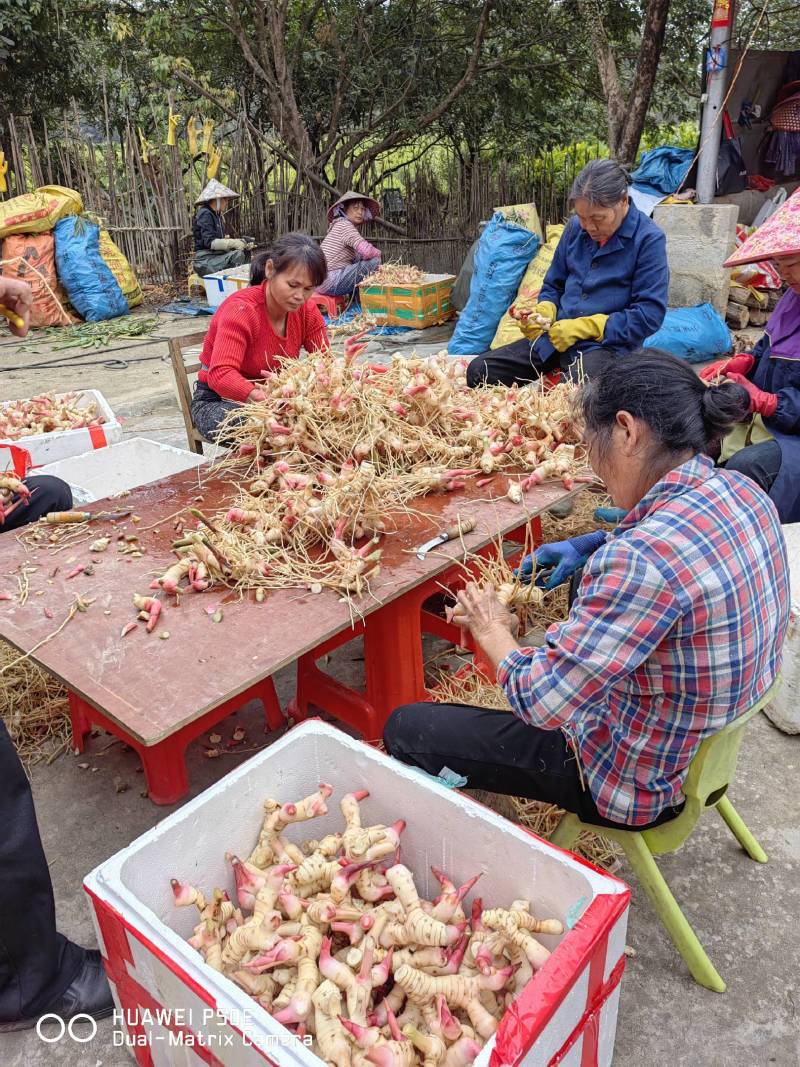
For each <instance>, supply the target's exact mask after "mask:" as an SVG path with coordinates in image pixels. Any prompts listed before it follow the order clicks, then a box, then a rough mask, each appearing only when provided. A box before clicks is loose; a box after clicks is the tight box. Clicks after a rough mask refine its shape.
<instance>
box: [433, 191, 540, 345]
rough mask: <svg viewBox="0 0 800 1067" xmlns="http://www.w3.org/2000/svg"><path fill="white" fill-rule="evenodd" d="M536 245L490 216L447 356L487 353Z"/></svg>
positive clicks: (501, 219) (497, 215)
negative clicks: (467, 297) (465, 301)
mask: <svg viewBox="0 0 800 1067" xmlns="http://www.w3.org/2000/svg"><path fill="white" fill-rule="evenodd" d="M540 244H541V241H540V240H539V238H538V236H537V235H536V234H535V233H531V231H530V230H526V229H525V227H524V226H518V225H517V224H516V223H514V222H507V221H506V219H505V218H504V217H503V215H502V213H501V212H500V211H496V212H495V213H494V215H493V216H492V221H491V222H490V223H489V225H488V226H487V227H486V229H485V230H484V231H483V233H482V234H481V239H480V241H479V242H478V249H477V251H476V253H475V269H474V271H473V273H472V281H471V282H470V286H469V300H468V301H467V306H466V307H465V308H464V310H463V311H462V312H461V314H460V315H459V317H458V322H457V323H456V328H455V331H454V333H453V336H452V338H451V339H450V344H449V345H448V348H447V351H448V352H449V353H450V355H451V356H459V355H478V354H479V353H480V352H485V351H486V350H487V349H488V347H489V345H490V344H491V343H492V338H493V337H494V335H495V331H496V330H497V324H498V323H499V322H500V319H501V318H502V317H503V315H504V314H505V312H506V311H507V310H508V308H509V306H510V305H511V304H512V303H513V301H514V297H515V296H516V295H517V290H518V289H519V283H520V282H521V281H522V276H523V274H524V273H525V271H526V269H527V267H528V264H529V263H530V261H531V260H532V259H533V257H534V256H535V255H536V253H537V252H538V251H539V245H540Z"/></svg>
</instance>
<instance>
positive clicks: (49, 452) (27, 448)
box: [0, 389, 122, 477]
mask: <svg viewBox="0 0 800 1067" xmlns="http://www.w3.org/2000/svg"><path fill="white" fill-rule="evenodd" d="M76 391H77V390H76ZM55 395H56V398H60V397H62V396H65V395H66V394H65V393H56V394H55ZM92 401H94V402H95V404H96V411H97V414H98V415H102V416H103V418H104V419H105V422H104V423H103V424H102V426H91V427H85V426H84V427H81V428H80V429H77V430H53V431H51V432H50V433H37V434H32V435H31V436H30V437H20V438H19V440H16V441H8V440H4V439H3V438H0V471H3V470H15V471H16V473H17V475H18V476H20V477H22V476H24V474H25V473H26V471H25V469H24V468H25V465H26V464H27V465H28V466H31V467H41V466H42V465H43V464H45V463H55V461H56V460H59V459H69V458H70V457H71V456H80V455H83V453H84V452H91V451H92V450H93V449H95V448H105V446H106V445H112V444H115V443H116V442H117V441H121V440H122V426H121V425H120V423H119V422H118V421H117V418H116V416H115V415H114V412H113V411H112V410H111V405H110V404H109V403H108V401H107V400H106V398H105V397H104V396H103V394H102V393H101V392H100V391H99V390H98V389H82V390H80V392H79V395H78V399H77V401H76V404H75V406H76V407H77V408H78V409H79V410H82V409H83V408H86V407H88V406H89V404H90V403H91V402H92ZM16 402H17V401H14V400H11V401H9V400H4V401H0V408H3V407H6V406H7V405H8V404H13V403H16ZM33 473H35V472H33Z"/></svg>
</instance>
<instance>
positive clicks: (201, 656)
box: [0, 468, 568, 745]
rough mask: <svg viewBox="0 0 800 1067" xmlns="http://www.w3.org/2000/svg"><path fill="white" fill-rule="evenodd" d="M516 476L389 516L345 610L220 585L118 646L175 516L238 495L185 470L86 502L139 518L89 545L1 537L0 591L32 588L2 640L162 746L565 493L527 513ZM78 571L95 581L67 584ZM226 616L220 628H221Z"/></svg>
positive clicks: (168, 605)
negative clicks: (515, 487) (457, 532)
mask: <svg viewBox="0 0 800 1067" xmlns="http://www.w3.org/2000/svg"><path fill="white" fill-rule="evenodd" d="M507 481H508V479H507V477H506V476H505V475H497V476H496V477H495V478H494V480H493V482H492V483H491V484H490V485H488V486H486V485H484V486H482V487H480V488H479V487H477V486H476V485H474V483H472V484H470V483H468V486H467V488H466V489H464V490H460V491H458V492H456V493H445V494H431V495H429V496H427V497H424V498H421V499H420V500H418V501H415V510H414V512H413V513H403V514H402V515H399V516H398V517H397V519H396V520H395V519H394V517H392V518H391V520H389V517H387V525H388V526H389V527H390V528H389V532H388V533H387V534H386V536H385V537H384V538H383V548H384V552H383V557H382V561H381V562H382V567H381V573H380V575H379V576H378V577H377V578H376V579H375V580H374V581H373V582H372V583H371V588H370V592H369V594H368V595H366V596H362V597H360V598H358V599H356V600H353V601H351V602H348V601H347V600H346V599H344V598H342V597H341V596H340V595H339V593H337V592H335V591H333V590H330V589H323V590H322V591H321V592H319V593H312V592H310V591H309V590H308V589H303V588H300V587H298V588H293V589H283V590H276V591H272V592H269V593H268V595H267V597H266V599H265V600H264V601H263V602H261V603H259V602H257V601H256V600H255V599H254V597H253V596H252V594H249V595H245V596H240V595H239V594H238V593H236V592H234V591H232V590H229V589H226V588H225V587H223V586H220V587H212V588H211V589H210V590H208V591H206V592H204V593H187V594H185V595H183V596H181V597H180V604H179V606H178V604H176V600H175V598H174V597H163V598H162V599H164V601H165V604H164V608H163V611H162V614H161V616H160V618H159V621H158V627H157V629H156V630H155V631H154V632H153V633H150V634H148V633H146V631H145V628H144V627H143V626H139V627H137V628H136V630H135V631H133V632H132V633H130V634H128V635H127V636H125V637H122V636H121V633H122V630H123V628H124V627H125V626H126V624H127V623H130V622H131V621H133V620H135V618H136V610H135V608H134V606H133V603H132V597H133V594H134V593H140V594H143V595H150V589H149V586H150V583H151V581H152V580H153V578H154V577H155V576H156V575H158V574H161V573H163V571H164V570H165V569H166V568H167V566H169V565H170V563H171V562H174V561H175V557H174V555H173V554H172V552H171V544H172V541H173V539H174V538H175V536H176V532H175V526H174V523H175V521H176V520H177V519H178V518H179V517H180V516H183V518H184V519H191V517H190V516H189V515H188V514H186V509H188V508H190V507H195V508H202V510H203V513H204V514H206V515H209V516H211V515H213V514H214V513H215V512H216V511H217V510H218V509H220V508H221V507H223V506H224V505H225V504H226V503H228V502H230V498H231V497H232V496H233V486H232V484H231V482H230V481H226V480H225V479H224V477H223V476H221V475H220V474H219V473H217V472H214V471H210V470H209V469H208V468H199V469H197V470H192V471H185V472H182V473H180V474H176V475H173V476H172V477H170V478H167V479H165V480H164V481H161V482H158V483H154V484H152V485H146V486H141V487H139V488H138V489H134V490H132V491H131V492H130V493H129V494H128V495H127V496H125V497H124V498H122V499H117V500H112V501H109V500H106V501H99V502H98V503H97V504H94V505H91V506H90V507H89V508H88V510H89V511H92V512H97V511H108V509H109V508H110V507H113V508H115V509H117V510H119V509H120V508H124V509H125V510H127V509H130V510H131V512H132V516H131V517H129V518H126V519H121V520H118V521H116V522H114V521H109V520H106V519H103V520H97V521H94V522H91V523H90V524H88V525H87V526H86V527H85V534H83V531H81V532H79V533H77V534H76V536H77V537H80V536H83V537H84V539H83V540H80V541H77V542H75V543H74V544H71V545H70V546H69V547H66V548H62V549H58V548H57V547H55V548H54V547H34V548H31V547H30V545H29V534H28V535H26V533H25V531H24V530H23V531H22V532H21V534H20V535H19V536H17V537H4V538H3V539H2V542H0V590H5V591H7V592H11V593H15V594H17V587H18V584H19V582H23V584H24V585H25V588H26V596H25V598H24V603H20V600H21V599H22V598H21V597H20V596H19V595H16V596H15V598H14V599H12V600H11V601H4V602H2V603H0V637H2V638H4V639H5V640H7V641H9V642H10V643H11V644H12V645H14V646H15V647H16V648H18V649H20V650H21V651H22V652H27V653H30V654H31V656H32V658H33V659H35V661H36V662H37V663H39V664H40V665H41V666H43V667H44V668H46V669H47V670H48V671H50V672H51V673H52V674H53V675H55V676H56V677H57V678H58V679H59V680H60V681H62V682H63V683H64V684H65V685H66V686H67V687H68V688H69V689H70V690H72V691H73V692H75V693H76V694H77V695H78V696H80V697H82V698H83V699H84V700H86V701H88V702H89V703H90V704H92V705H93V706H94V707H96V708H97V709H98V710H100V711H102V712H104V713H105V714H106V715H107V716H108V717H109V718H110V719H112V720H114V721H116V722H117V723H118V724H119V725H120V726H122V727H124V729H125V730H126V731H127V732H128V733H129V734H130V735H131V736H133V737H135V738H136V739H137V740H139V741H140V742H141V743H142V744H144V745H154V744H157V743H158V742H159V741H161V740H163V739H164V738H165V737H167V736H169V735H171V734H173V733H175V732H176V731H177V730H179V729H181V727H183V726H185V725H187V724H188V723H190V722H193V721H194V720H196V719H198V718H200V717H201V716H202V715H203V714H204V713H205V712H207V711H208V710H210V709H211V708H214V707H216V706H218V705H219V704H221V703H222V702H223V701H225V700H228V699H230V698H233V697H235V696H237V695H238V694H239V693H242V692H244V691H245V690H246V689H248V688H249V687H251V686H253V685H255V684H256V683H257V682H259V681H261V680H262V679H264V678H267V677H269V676H271V675H272V674H274V673H275V672H276V671H277V670H279V669H280V668H281V667H283V666H285V665H286V664H288V663H291V662H293V661H294V660H296V659H297V658H298V657H299V656H300V655H302V654H303V653H305V652H309V651H311V650H312V649H314V648H316V647H317V646H318V645H320V644H321V643H322V642H323V641H326V640H327V639H329V638H331V637H333V636H335V635H337V634H339V633H342V632H343V631H345V630H347V629H348V628H349V627H350V626H351V625H352V623H353V622H354V621H355V620H357V619H359V618H361V617H364V616H368V615H369V614H370V613H371V612H373V611H375V610H376V609H377V608H379V607H381V606H383V605H385V604H387V603H390V602H391V601H393V600H394V599H395V598H397V597H399V596H400V595H401V594H403V593H406V592H408V591H409V590H411V589H413V588H415V587H417V586H419V585H421V584H422V583H423V582H424V581H426V580H428V579H430V578H432V577H434V576H435V575H437V574H439V573H440V572H442V571H444V570H445V569H446V568H447V567H449V566H451V564H452V562H453V560H455V559H459V558H463V556H464V552H465V550H466V551H475V550H476V549H478V548H481V547H483V546H485V545H486V544H488V543H489V542H490V541H492V540H493V539H495V538H497V537H498V536H500V535H502V534H504V533H507V532H508V531H510V530H513V529H515V528H517V527H519V526H520V525H521V524H523V523H524V522H525V520H526V516H529V517H533V516H535V515H537V514H539V513H540V512H541V511H543V510H545V509H546V508H548V507H550V506H551V505H552V504H554V503H555V502H556V501H558V500H561V499H563V498H564V497H565V496H567V495H568V494H567V491H566V490H565V489H564V488H563V487H562V486H561V484H560V482H553V483H550V484H545V485H542V486H537V487H536V488H534V489H531V490H529V491H528V492H527V493H526V494H525V497H524V503H523V505H522V506H520V505H519V504H514V503H512V501H510V500H509V499H508V498H507V497H506V496H505V490H506V485H507ZM493 490H494V494H496V495H493V492H492V491H493ZM133 516H136V517H137V518H138V520H139V521H138V522H137V523H133V521H132V517H133ZM459 516H460V517H464V518H466V517H469V518H472V519H474V520H475V523H476V528H475V530H474V531H473V532H472V533H470V534H467V535H466V536H465V537H464V539H463V543H462V542H461V541H459V540H456V541H451V542H448V543H447V544H444V545H442V546H440V547H439V548H437V549H435V550H433V551H431V552H429V553H428V554H427V555H426V557H425V559H424V560H419V559H418V558H417V557H416V555H415V552H414V549H415V548H417V547H418V546H419V545H420V544H421V543H423V542H424V541H426V540H429V539H430V538H432V537H434V536H435V535H436V534H437V533H439V532H440V531H441V530H443V529H445V528H446V527H447V526H450V525H452V524H453V523H454V522H455V520H456V518H457V517H459ZM191 521H192V522H194V521H195V520H193V519H191ZM395 523H396V525H395ZM187 526H188V523H187ZM103 536H110V537H111V539H112V540H111V544H110V546H109V548H108V549H107V550H106V551H104V552H100V553H97V552H90V551H89V545H90V544H92V543H93V542H94V541H95V539H97V538H100V537H103ZM125 536H128V537H134V536H135V537H136V538H137V539H138V540H137V541H136V542H135V543H136V546H137V548H139V549H140V550H142V552H143V554H142V555H141V556H140V557H138V558H136V557H134V556H132V555H130V554H125V553H123V552H121V551H119V550H118V546H123V545H126V544H129V543H128V542H125V541H124V537H125ZM119 538H123V540H118V539H119ZM80 564H85V565H91V567H92V568H93V572H92V573H91V574H88V575H87V574H85V573H84V572H83V571H81V572H80V573H78V574H77V575H75V576H74V577H70V574H72V572H73V571H74V570H75V569H76V567H79V566H80ZM77 598H80V599H81V601H83V602H91V603H89V606H88V608H87V609H86V610H85V611H81V610H77V611H76V610H75V605H76V602H77ZM217 608H221V612H222V619H221V621H215V610H216V609H217ZM70 615H72V617H71V618H70V619H69V621H68V622H66V623H65V624H64V625H63V628H62V629H61V630H60V632H59V633H58V634H57V635H56V636H55V637H52V638H49V635H51V634H52V633H53V632H54V631H55V630H56V629H57V628H59V627H60V626H62V623H64V620H65V619H67V618H68V617H69V616H70ZM217 617H218V616H217ZM164 633H168V634H169V638H168V639H163V637H162V635H163V634H164ZM48 638H49V639H48Z"/></svg>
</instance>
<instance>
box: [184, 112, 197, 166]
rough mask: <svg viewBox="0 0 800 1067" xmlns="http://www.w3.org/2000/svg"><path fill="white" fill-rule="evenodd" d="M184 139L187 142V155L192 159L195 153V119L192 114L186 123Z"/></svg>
mask: <svg viewBox="0 0 800 1067" xmlns="http://www.w3.org/2000/svg"><path fill="white" fill-rule="evenodd" d="M186 140H187V141H188V142H189V155H190V156H191V157H192V159H194V157H195V156H196V155H197V154H198V153H197V119H196V118H195V117H194V115H192V116H191V117H190V118H189V121H188V122H187V123H186Z"/></svg>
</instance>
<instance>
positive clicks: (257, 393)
mask: <svg viewBox="0 0 800 1067" xmlns="http://www.w3.org/2000/svg"><path fill="white" fill-rule="evenodd" d="M247 399H248V401H249V402H250V403H251V404H252V403H256V401H258V400H266V399H267V397H266V394H265V393H264V390H263V389H251V390H250V392H249V393H248V394H247Z"/></svg>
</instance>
